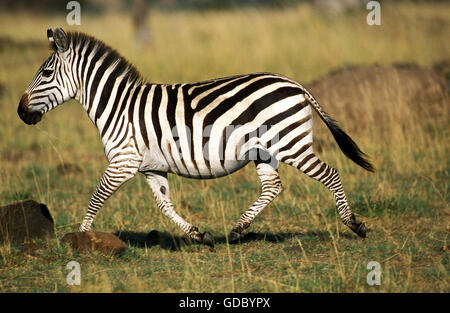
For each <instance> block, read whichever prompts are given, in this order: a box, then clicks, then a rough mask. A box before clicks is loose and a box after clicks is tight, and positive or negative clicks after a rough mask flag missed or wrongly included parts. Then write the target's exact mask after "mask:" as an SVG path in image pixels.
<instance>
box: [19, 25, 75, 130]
mask: <svg viewBox="0 0 450 313" xmlns="http://www.w3.org/2000/svg"><path fill="white" fill-rule="evenodd" d="M47 37H48V41H49V42H50V47H51V49H52V51H53V53H52V54H51V55H50V57H49V58H48V59H47V60H46V61H45V62H44V64H42V65H41V67H40V68H39V70H38V71H37V73H36V75H35V76H34V78H33V80H32V81H31V83H30V85H29V86H28V88H27V89H26V90H25V93H24V94H23V96H22V98H21V99H20V103H19V107H18V108H17V113H18V114H19V117H20V118H21V119H22V120H23V121H24V122H25V123H26V124H28V125H31V124H33V125H34V124H36V123H38V122H39V121H40V120H41V118H42V116H43V115H44V113H46V112H48V111H50V110H52V109H54V108H55V107H56V106H58V105H59V104H62V103H64V102H66V101H67V100H69V99H71V98H73V97H74V96H75V93H76V88H75V86H74V85H73V83H72V81H73V79H70V78H72V73H71V69H72V67H71V66H70V63H71V62H70V61H71V58H72V56H71V54H72V53H71V51H72V47H71V44H70V41H69V38H68V36H67V35H66V33H65V32H64V31H63V30H62V29H61V28H59V27H57V28H55V31H54V32H53V31H52V30H51V28H49V29H47Z"/></svg>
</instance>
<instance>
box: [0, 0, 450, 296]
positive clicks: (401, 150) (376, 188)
mask: <svg viewBox="0 0 450 313" xmlns="http://www.w3.org/2000/svg"><path fill="white" fill-rule="evenodd" d="M449 10H450V6H449V5H448V4H440V5H436V4H422V5H418V6H415V5H411V4H402V5H392V6H383V9H382V14H383V16H382V26H380V27H370V26H367V25H366V24H365V16H366V14H367V12H365V11H361V12H357V13H355V14H349V15H343V16H337V17H333V18H331V17H326V16H323V15H320V14H317V13H316V12H314V11H313V10H312V9H311V8H310V7H309V6H307V5H301V6H299V7H297V8H290V9H287V10H276V11H270V10H255V9H246V10H242V11H238V10H234V11H208V12H202V13H199V12H173V13H167V12H158V11H155V12H152V14H151V17H150V24H151V26H152V29H153V31H154V34H155V42H154V45H153V46H151V47H149V48H148V49H146V50H136V49H134V48H133V45H132V44H124V43H132V38H133V37H132V30H131V21H129V20H127V17H126V16H124V15H121V14H119V15H109V16H108V15H107V16H101V17H94V16H83V19H82V25H81V26H80V27H79V28H75V29H77V30H82V31H86V32H88V33H90V34H92V35H94V36H97V37H99V38H101V39H103V40H104V41H105V42H107V43H108V44H110V45H111V46H113V47H115V48H116V49H118V51H119V52H120V53H121V54H123V55H124V56H126V57H127V58H128V59H129V60H130V61H132V62H133V63H134V64H135V65H136V67H137V68H138V69H139V70H140V71H141V72H142V74H143V75H144V76H145V77H148V78H149V80H151V81H153V82H187V81H198V80H202V79H208V78H213V77H220V76H227V75H232V74H238V73H245V72H253V71H273V72H278V73H282V74H285V75H287V76H289V77H292V78H294V79H296V80H297V81H299V82H301V83H307V82H310V81H312V80H314V79H317V78H319V77H320V76H322V75H325V74H326V73H327V72H329V71H332V70H334V69H336V68H338V67H340V66H343V65H347V64H355V65H368V64H374V63H379V64H392V63H396V62H404V63H405V62H412V63H417V64H419V65H421V66H424V67H431V66H432V64H434V63H435V62H437V61H440V60H442V59H444V58H448V56H449V52H450V42H449V41H448V40H447V34H448V33H449V31H450V18H449V16H450V14H448V13H449ZM11 25H14V26H11ZM57 25H61V26H63V27H64V26H65V17H64V16H32V15H29V14H16V15H7V14H6V13H2V14H1V15H0V36H9V37H12V38H13V39H14V40H16V42H20V43H23V42H27V41H30V40H33V41H34V42H37V43H39V42H42V46H39V45H37V46H36V45H34V46H29V47H26V46H20V47H21V48H17V47H15V46H8V47H6V48H4V49H0V62H1V67H0V84H1V85H2V87H3V89H1V90H3V91H2V93H1V94H0V109H1V111H2V114H0V125H1V126H0V181H1V182H2V183H1V184H0V205H5V204H9V203H12V202H15V201H17V200H20V199H26V198H33V199H35V200H37V201H40V202H43V203H46V204H47V206H48V208H49V210H50V212H51V214H52V216H53V217H54V220H55V227H56V228H55V230H56V233H55V238H52V239H49V240H47V241H44V242H37V243H36V244H37V245H38V247H40V248H39V249H38V250H36V251H34V252H33V253H26V252H24V251H23V248H21V247H20V246H17V245H12V244H2V245H0V291H1V292H80V291H81V292H449V256H448V243H447V239H448V232H449V213H450V212H449V208H448V203H449V194H448V182H449V176H450V175H449V158H448V148H449V145H448V131H449V129H448V115H447V116H442V117H440V118H435V119H431V118H429V119H427V120H425V119H421V118H420V112H414V113H417V114H416V115H414V114H409V113H410V112H411V110H412V109H411V108H408V107H407V104H406V103H404V102H402V101H401V98H400V97H399V99H393V102H392V103H386V107H385V108H384V109H385V110H386V112H389V110H390V108H391V107H394V106H395V108H396V110H398V111H399V112H401V113H404V114H402V115H400V116H402V118H403V119H402V120H401V123H397V122H399V121H398V120H396V119H394V118H391V119H388V120H384V121H378V120H376V119H374V117H373V116H372V115H370V114H372V113H371V112H372V108H371V107H370V104H371V103H370V99H364V100H363V101H362V102H361V104H360V105H361V106H363V107H364V108H365V110H366V112H368V115H369V118H368V120H369V121H370V120H372V121H375V122H374V123H372V124H369V125H365V127H364V129H362V130H361V131H359V132H356V133H355V132H353V133H350V135H351V136H352V137H353V138H354V139H355V140H356V141H357V142H358V144H359V145H360V147H361V148H362V149H363V150H364V151H365V152H367V153H368V154H369V155H370V156H371V157H372V160H373V161H374V163H375V165H376V167H377V172H376V173H374V174H371V173H367V172H364V171H363V170H362V169H361V168H359V167H357V166H356V165H354V164H353V163H351V161H349V160H347V159H346V158H345V157H344V156H343V154H342V153H341V152H340V151H339V150H338V149H337V148H336V145H335V144H334V143H332V142H333V141H332V136H331V134H329V132H328V131H327V130H326V129H325V128H320V129H319V130H318V131H317V132H316V133H315V135H316V136H318V137H320V138H323V139H324V140H325V143H326V145H325V146H324V148H323V151H322V152H321V153H320V157H321V159H322V160H324V161H326V162H327V163H328V164H330V165H332V166H334V167H336V168H337V169H338V170H339V172H340V174H341V179H342V181H343V184H344V188H345V190H346V192H347V197H348V200H349V203H350V205H351V207H352V209H353V211H354V212H355V213H356V215H357V216H358V218H360V219H362V220H364V221H365V222H366V225H367V226H368V228H369V232H368V237H367V238H366V239H365V240H362V239H360V238H358V237H357V236H356V235H355V234H353V233H352V232H351V231H350V230H348V229H347V228H346V227H345V226H343V225H342V223H341V222H340V221H339V217H338V215H337V213H336V209H335V205H334V201H333V198H332V196H331V194H330V193H329V191H328V190H326V188H325V187H324V186H322V185H321V184H319V183H318V182H316V181H313V180H311V179H309V178H308V177H306V176H305V175H303V174H301V173H299V172H298V171H296V170H295V169H293V168H290V167H288V166H284V165H281V167H280V176H281V179H282V182H283V186H284V187H285V189H284V192H283V193H282V194H281V195H280V196H279V197H278V198H277V199H276V200H275V201H274V202H273V203H272V204H271V205H270V207H268V208H266V209H265V210H264V211H263V213H261V214H260V215H259V216H258V217H257V218H256V220H255V222H254V223H253V224H252V226H251V228H250V229H249V230H248V231H249V235H248V236H247V239H246V240H245V241H244V242H243V243H241V244H238V245H228V244H227V242H226V240H225V235H226V234H227V233H228V232H229V231H230V229H231V227H232V226H233V225H234V223H235V221H236V220H237V218H238V217H239V216H240V214H242V213H243V212H244V211H245V210H246V209H247V208H248V207H249V206H250V205H251V203H252V202H253V201H254V200H255V199H256V197H257V192H258V190H259V182H258V179H257V176H256V173H255V168H254V165H252V164H251V165H249V166H248V167H246V168H245V169H243V170H241V171H239V172H237V173H235V174H233V175H230V176H228V177H223V178H219V179H216V180H208V181H200V180H189V179H185V178H180V177H176V176H170V179H169V181H170V186H171V196H172V201H173V203H174V204H175V206H176V209H177V211H178V212H179V214H180V215H181V216H183V217H184V218H185V219H186V220H188V221H189V222H191V223H193V224H195V225H196V226H198V227H199V228H200V230H201V231H210V232H212V234H213V235H214V236H215V238H216V241H217V244H216V248H215V251H210V249H209V248H207V247H205V246H201V245H197V244H188V243H187V242H186V239H185V237H184V236H183V234H182V233H181V231H180V230H179V229H178V228H177V227H176V226H175V225H174V224H173V223H172V222H171V221H169V220H168V219H167V218H166V217H165V216H164V215H163V214H162V213H161V212H160V211H159V210H158V209H157V207H156V205H155V203H154V201H153V197H152V195H151V192H150V189H149V188H148V186H147V184H146V182H145V180H144V177H141V176H137V177H136V178H135V179H134V180H132V181H131V182H129V183H127V184H126V185H125V186H123V187H122V188H121V189H120V190H119V191H118V192H117V193H115V194H114V195H113V196H112V197H111V198H110V199H109V200H108V201H107V203H106V205H105V206H104V208H103V209H102V210H101V211H100V213H99V215H98V216H97V219H96V220H95V223H94V227H93V228H94V230H96V231H105V232H112V233H117V232H122V236H123V238H128V239H129V245H128V248H127V250H126V251H125V252H124V254H123V255H121V256H118V257H113V256H108V255H102V254H100V253H96V252H91V253H80V252H78V251H74V250H72V249H70V248H69V247H67V246H63V245H61V243H60V239H61V238H62V236H63V235H64V234H65V233H68V232H73V231H77V229H78V227H79V224H80V223H81V221H82V219H83V217H84V214H85V212H86V209H87V204H88V202H89V199H90V196H91V194H92V192H93V191H94V189H95V187H96V185H97V183H98V181H99V179H100V177H101V175H102V171H103V170H104V169H105V168H106V165H107V163H106V160H105V157H104V155H103V147H102V144H101V142H100V139H99V136H98V133H97V131H96V129H95V128H94V127H93V125H92V123H91V122H90V121H89V119H88V117H87V116H86V113H85V112H83V110H82V108H81V107H80V106H79V105H78V104H77V103H76V102H74V101H71V102H70V103H67V104H65V105H63V106H61V107H59V108H57V109H56V110H54V111H52V112H51V113H49V114H47V115H46V116H45V117H44V119H43V121H42V122H41V123H40V124H38V125H36V126H34V127H30V126H27V125H25V124H23V123H22V122H21V121H20V119H19V118H18V116H17V113H16V108H17V104H18V102H19V99H20V97H21V95H22V93H23V91H24V90H25V88H26V86H27V85H28V83H29V82H30V81H31V79H32V77H33V75H34V73H35V70H37V68H38V67H39V66H40V64H41V63H42V62H43V60H44V59H45V57H46V55H48V53H49V52H48V50H47V48H46V36H45V30H46V28H47V26H57ZM65 29H70V27H67V26H66V27H65ZM397 87H398V86H392V88H397ZM322 105H323V106H324V107H325V108H326V110H327V111H329V113H330V114H331V115H332V116H334V114H333V104H332V103H329V104H327V103H324V104H322ZM425 105H426V104H423V103H417V106H416V107H419V108H420V107H424V106H425ZM446 105H447V108H448V102H447V103H446ZM447 112H448V110H447ZM343 115H345V114H343ZM388 116H390V115H389V113H388ZM392 116H394V115H392ZM339 122H340V123H341V125H342V126H343V128H344V129H351V128H352V129H355V128H354V127H353V126H354V125H358V121H357V120H354V119H350V118H349V119H345V118H344V119H339ZM320 123H321V122H320V121H319V120H318V119H316V125H317V124H320ZM356 129H358V128H356ZM359 129H361V127H360V128H359ZM328 143H329V144H328ZM61 164H65V168H66V170H65V171H61V170H60V166H61ZM77 166H78V167H77ZM152 230H157V231H158V232H159V233H160V234H161V235H160V238H159V239H158V240H150V239H149V238H147V237H146V236H147V234H148V233H149V232H150V231H152ZM72 260H76V261H78V262H79V263H80V264H81V272H82V273H81V274H82V283H81V286H68V285H67V283H66V275H67V274H68V272H69V271H68V270H66V264H67V263H68V262H69V261H72ZM370 261H378V262H379V263H380V264H381V270H382V278H381V285H380V286H369V285H368V284H367V283H366V276H367V274H368V270H367V269H366V266H367V263H368V262H370Z"/></svg>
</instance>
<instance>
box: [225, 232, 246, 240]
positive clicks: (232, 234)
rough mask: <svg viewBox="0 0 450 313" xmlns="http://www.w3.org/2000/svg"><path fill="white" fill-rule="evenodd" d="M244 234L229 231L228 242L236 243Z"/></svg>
mask: <svg viewBox="0 0 450 313" xmlns="http://www.w3.org/2000/svg"><path fill="white" fill-rule="evenodd" d="M243 237H244V236H243V235H242V234H240V233H238V232H235V231H231V232H230V235H228V242H229V243H237V242H239V241H240V240H241V239H242V238H243Z"/></svg>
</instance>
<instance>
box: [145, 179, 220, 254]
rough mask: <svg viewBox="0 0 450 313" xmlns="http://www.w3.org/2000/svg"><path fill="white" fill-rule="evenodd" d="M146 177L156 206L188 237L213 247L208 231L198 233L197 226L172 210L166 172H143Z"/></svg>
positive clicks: (212, 238) (211, 237)
mask: <svg viewBox="0 0 450 313" xmlns="http://www.w3.org/2000/svg"><path fill="white" fill-rule="evenodd" d="M143 174H144V175H145V177H146V180H147V183H148V184H149V186H150V188H151V190H152V192H153V195H154V197H155V200H156V205H157V206H158V208H159V209H160V210H161V211H162V212H163V213H164V215H166V216H167V217H169V218H170V219H171V220H172V221H173V222H174V223H175V224H176V225H178V227H180V228H181V230H182V231H184V232H185V233H186V234H187V235H188V236H189V237H190V238H192V239H194V240H195V241H197V242H199V243H203V244H205V245H208V246H210V247H214V237H213V236H212V235H211V234H210V233H209V232H204V233H200V232H199V230H198V228H197V227H195V226H193V225H191V224H189V223H188V222H186V221H185V220H184V219H183V218H182V217H181V216H179V215H178V214H177V212H175V210H174V206H173V204H172V202H171V201H170V195H169V182H168V180H167V173H164V172H145V173H143Z"/></svg>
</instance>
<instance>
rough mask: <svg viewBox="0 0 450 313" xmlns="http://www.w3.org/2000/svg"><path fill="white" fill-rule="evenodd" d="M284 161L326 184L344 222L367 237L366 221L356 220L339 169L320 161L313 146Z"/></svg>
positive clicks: (360, 234) (283, 159)
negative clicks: (294, 157) (359, 221)
mask: <svg viewBox="0 0 450 313" xmlns="http://www.w3.org/2000/svg"><path fill="white" fill-rule="evenodd" d="M282 161H283V162H284V163H286V164H289V165H292V166H294V167H296V168H298V169H299V170H300V171H302V172H303V173H305V174H306V175H308V176H309V177H311V178H314V179H315V180H318V181H320V182H321V183H322V184H324V185H325V186H326V187H327V188H328V189H329V190H330V191H331V193H332V194H333V197H334V200H335V201H336V206H337V211H338V213H339V216H340V218H341V220H342V222H343V223H344V224H345V225H346V226H348V227H349V228H350V229H351V230H352V231H354V232H355V233H356V234H358V236H360V237H363V238H365V237H366V226H365V224H364V223H357V222H356V218H355V215H354V214H353V213H352V211H351V210H350V207H349V205H348V203H347V198H346V196H345V192H344V188H343V187H342V183H341V179H340V177H339V173H338V171H337V170H336V169H334V168H332V167H331V166H329V165H327V164H326V163H324V162H322V161H320V160H319V158H318V157H317V156H316V155H315V154H314V153H313V151H312V147H310V148H309V149H308V150H307V151H305V153H302V154H301V155H300V156H299V157H298V158H296V159H295V160H293V159H288V158H287V157H284V158H282Z"/></svg>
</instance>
